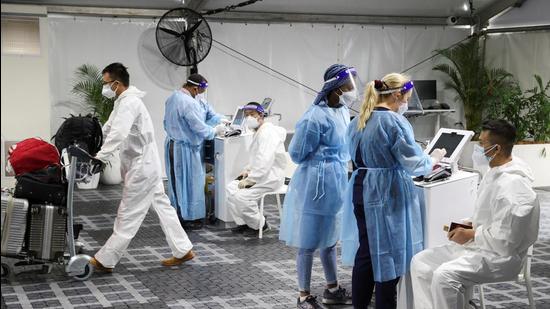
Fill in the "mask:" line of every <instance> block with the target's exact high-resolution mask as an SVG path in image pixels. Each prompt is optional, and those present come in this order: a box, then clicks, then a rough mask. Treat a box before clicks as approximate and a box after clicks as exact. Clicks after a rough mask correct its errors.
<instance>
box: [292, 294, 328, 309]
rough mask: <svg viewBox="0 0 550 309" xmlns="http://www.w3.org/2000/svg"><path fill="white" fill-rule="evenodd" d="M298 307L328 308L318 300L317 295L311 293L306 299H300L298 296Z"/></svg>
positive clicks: (310, 308)
mask: <svg viewBox="0 0 550 309" xmlns="http://www.w3.org/2000/svg"><path fill="white" fill-rule="evenodd" d="M296 307H297V308H298V309H326V307H325V306H323V305H321V304H319V303H318V302H317V297H316V296H311V295H309V296H308V297H307V298H306V299H305V300H304V301H300V297H298V302H297V306H296Z"/></svg>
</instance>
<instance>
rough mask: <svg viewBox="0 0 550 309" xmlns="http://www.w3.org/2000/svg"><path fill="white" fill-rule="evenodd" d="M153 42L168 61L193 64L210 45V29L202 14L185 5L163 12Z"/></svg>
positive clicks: (202, 56) (186, 64)
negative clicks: (155, 40)
mask: <svg viewBox="0 0 550 309" xmlns="http://www.w3.org/2000/svg"><path fill="white" fill-rule="evenodd" d="M156 39H157V46H158V48H159V50H160V52H161V53H162V55H163V56H164V57H165V58H166V59H168V60H169V61H170V62H172V63H175V64H177V65H181V66H196V65H197V63H199V62H201V61H202V60H204V58H206V56H207V55H208V53H209V52H210V48H211V47H212V32H211V30H210V26H208V23H207V22H206V20H205V19H204V17H203V16H202V15H201V14H199V13H197V12H195V11H193V10H191V9H187V8H177V9H172V10H170V11H168V12H166V13H165V14H164V15H163V16H162V17H161V18H160V20H159V22H158V24H157V29H156Z"/></svg>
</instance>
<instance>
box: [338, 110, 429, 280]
mask: <svg viewBox="0 0 550 309" xmlns="http://www.w3.org/2000/svg"><path fill="white" fill-rule="evenodd" d="M358 120H359V119H358V118H355V119H354V120H353V121H352V122H351V123H350V125H349V127H348V131H347V138H348V141H349V144H348V151H349V153H350V154H353V156H352V158H353V160H354V163H355V165H356V166H357V165H358V164H357V162H355V154H356V153H357V147H361V148H360V154H361V157H362V159H363V162H364V166H365V167H366V169H367V171H366V175H365V178H364V181H363V205H364V210H365V219H366V225H367V233H368V237H369V247H370V254H371V259H372V267H373V272H374V280H375V281H377V282H384V281H389V280H392V279H395V278H397V277H400V276H402V275H404V274H405V273H406V272H407V271H408V269H409V264H410V261H411V258H412V257H413V256H414V255H415V254H416V253H418V252H419V251H421V250H423V248H424V240H423V230H422V210H421V206H420V201H419V196H418V193H417V190H416V188H415V185H414V183H413V181H412V177H411V176H420V175H425V174H428V173H429V172H430V171H431V169H432V160H431V158H430V156H429V155H427V154H425V153H424V152H423V151H422V149H421V148H420V146H418V145H417V144H416V142H415V140H414V133H413V130H412V126H411V125H410V123H409V122H408V121H407V119H406V118H405V117H403V116H401V115H399V114H397V113H395V112H392V111H389V110H385V111H384V110H379V111H378V110H375V111H373V112H372V114H371V116H370V119H369V120H368V121H367V125H366V127H365V128H364V129H363V130H361V131H358V130H357V121H358ZM359 165H360V164H359ZM357 171H358V170H356V171H354V173H353V175H352V177H351V179H350V182H349V184H348V188H347V194H346V203H345V206H344V211H343V212H344V214H343V224H342V260H343V263H344V264H346V265H353V262H354V259H355V254H356V252H357V248H358V247H359V234H358V229H357V220H356V218H355V215H354V213H353V204H352V194H353V184H354V181H355V177H356V176H357Z"/></svg>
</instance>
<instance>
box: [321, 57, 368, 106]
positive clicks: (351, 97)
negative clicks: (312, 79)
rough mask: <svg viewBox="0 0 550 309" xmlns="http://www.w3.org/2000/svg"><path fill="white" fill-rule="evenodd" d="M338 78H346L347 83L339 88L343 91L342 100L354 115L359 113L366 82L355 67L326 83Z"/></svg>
mask: <svg viewBox="0 0 550 309" xmlns="http://www.w3.org/2000/svg"><path fill="white" fill-rule="evenodd" d="M336 80H345V84H343V85H342V86H340V87H339V88H338V89H340V91H342V94H341V95H340V96H341V100H343V101H344V104H345V105H346V106H347V107H348V108H349V109H350V113H351V114H352V115H354V114H357V113H358V111H359V107H360V106H361V98H362V97H363V91H364V88H365V87H364V86H365V84H364V83H363V82H362V81H361V79H360V78H359V76H358V75H357V70H356V69H355V68H353V67H351V68H348V69H347V70H344V71H342V72H340V73H338V74H337V75H336V76H335V77H333V78H331V79H329V80H327V81H325V84H327V83H331V82H334V81H336Z"/></svg>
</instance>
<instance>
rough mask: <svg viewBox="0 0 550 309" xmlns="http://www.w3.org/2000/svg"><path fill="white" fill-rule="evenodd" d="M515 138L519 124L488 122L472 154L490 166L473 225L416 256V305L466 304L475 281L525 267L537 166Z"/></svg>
mask: <svg viewBox="0 0 550 309" xmlns="http://www.w3.org/2000/svg"><path fill="white" fill-rule="evenodd" d="M515 138H516V129H515V128H514V126H513V125H511V124H510V123H508V122H506V121H504V120H490V121H487V122H485V123H483V126H482V132H481V135H480V137H479V145H478V146H477V149H475V150H474V154H473V156H472V158H473V159H474V162H477V164H478V165H479V164H481V163H485V165H487V163H488V164H489V167H490V169H489V170H488V171H487V173H486V174H485V176H484V177H483V180H482V181H481V184H480V186H479V189H478V196H477V200H476V204H475V211H474V216H473V219H472V222H471V223H469V224H468V225H471V226H472V227H473V228H472V229H467V228H462V227H458V228H455V229H453V230H452V231H450V232H449V234H448V237H449V240H450V241H451V242H450V243H449V244H447V245H444V246H440V247H436V248H431V249H428V250H425V251H422V252H420V253H418V254H417V255H415V256H414V257H413V260H412V263H411V279H412V287H413V293H414V307H415V309H428V308H437V309H446V308H453V309H456V308H464V307H466V306H468V299H467V298H468V297H469V295H465V294H466V293H465V291H466V290H469V288H471V287H472V286H474V285H478V284H482V283H491V282H498V281H507V280H513V279H514V278H515V277H516V276H517V275H518V273H519V272H520V271H521V267H522V265H523V262H524V259H525V256H526V254H527V250H528V248H529V247H530V246H531V245H532V244H533V243H534V242H535V241H536V239H537V236H538V230H539V212H540V209H539V203H538V200H537V196H536V194H535V192H534V191H533V189H531V182H532V181H533V176H532V173H531V170H530V169H529V167H528V166H527V165H526V164H525V163H524V162H522V161H521V160H520V159H518V158H516V157H512V147H513V145H514V141H515ZM441 206H442V207H444V206H445V205H441Z"/></svg>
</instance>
